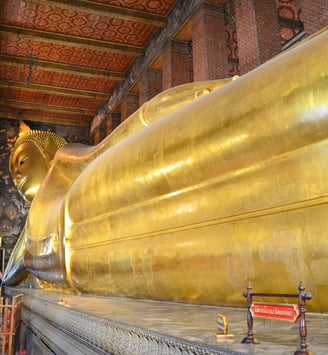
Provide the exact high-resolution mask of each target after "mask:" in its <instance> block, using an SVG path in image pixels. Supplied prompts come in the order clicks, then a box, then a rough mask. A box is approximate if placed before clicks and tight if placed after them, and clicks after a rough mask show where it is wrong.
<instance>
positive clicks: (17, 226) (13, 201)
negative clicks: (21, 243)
mask: <svg viewBox="0 0 328 355" xmlns="http://www.w3.org/2000/svg"><path fill="white" fill-rule="evenodd" d="M13 123H14V121H10V120H5V119H0V235H1V237H2V247H3V248H5V257H6V261H7V260H8V258H9V255H10V253H11V251H12V249H13V247H14V245H15V243H16V240H17V238H18V236H19V234H20V231H21V229H22V228H23V225H24V222H25V218H26V214H27V212H28V205H27V203H25V202H24V200H23V198H22V197H21V196H20V194H19V193H18V191H17V190H16V187H15V186H14V184H13V182H12V180H11V176H10V173H9V166H8V165H9V156H10V151H11V148H12V146H13V144H14V143H15V140H16V137H17V134H18V128H17V127H15V126H12V124H13ZM16 126H17V125H16ZM1 271H2V272H3V270H1Z"/></svg>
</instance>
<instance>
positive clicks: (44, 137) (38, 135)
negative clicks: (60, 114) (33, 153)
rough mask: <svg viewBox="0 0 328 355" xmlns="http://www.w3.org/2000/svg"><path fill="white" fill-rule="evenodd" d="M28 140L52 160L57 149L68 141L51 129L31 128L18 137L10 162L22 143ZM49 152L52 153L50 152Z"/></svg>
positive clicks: (45, 156)
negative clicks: (50, 130)
mask: <svg viewBox="0 0 328 355" xmlns="http://www.w3.org/2000/svg"><path fill="white" fill-rule="evenodd" d="M27 142H28V143H33V144H34V145H35V146H36V147H37V148H38V150H39V151H40V153H41V154H42V156H43V157H44V158H49V159H50V160H51V159H52V158H53V156H54V155H55V153H56V151H57V150H58V149H59V148H60V147H62V146H63V145H64V144H66V143H67V141H66V140H65V139H64V138H63V137H61V136H60V135H58V134H57V133H54V132H49V131H39V130H29V131H27V132H24V134H22V135H20V136H19V137H18V138H17V140H16V142H15V144H14V146H13V148H12V150H11V154H10V159H9V162H11V160H12V157H13V155H14V153H15V151H16V150H17V148H18V147H19V146H20V145H21V144H23V143H27ZM49 152H51V153H50V154H49ZM9 165H10V163H9Z"/></svg>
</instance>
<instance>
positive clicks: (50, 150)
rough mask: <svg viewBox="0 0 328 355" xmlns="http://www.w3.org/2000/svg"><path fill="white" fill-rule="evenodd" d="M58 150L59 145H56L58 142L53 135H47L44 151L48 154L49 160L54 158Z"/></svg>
mask: <svg viewBox="0 0 328 355" xmlns="http://www.w3.org/2000/svg"><path fill="white" fill-rule="evenodd" d="M57 150H58V147H57V146H56V143H55V142H54V140H53V139H52V138H51V137H46V140H45V142H44V151H45V154H46V158H47V160H49V161H51V160H53V158H54V156H55V154H56V152H57Z"/></svg>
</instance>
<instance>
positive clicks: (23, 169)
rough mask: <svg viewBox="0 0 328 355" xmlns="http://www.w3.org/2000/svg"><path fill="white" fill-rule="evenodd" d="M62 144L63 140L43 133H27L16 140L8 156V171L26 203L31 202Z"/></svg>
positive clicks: (50, 133) (56, 135) (55, 135)
mask: <svg viewBox="0 0 328 355" xmlns="http://www.w3.org/2000/svg"><path fill="white" fill-rule="evenodd" d="M64 144H66V141H65V139H64V138H62V137H60V136H59V135H58V134H56V133H53V132H45V131H33V130H32V131H28V132H27V133H25V134H24V135H22V136H20V137H19V138H18V139H17V141H16V142H15V145H14V147H13V149H12V152H11V155H10V159H9V170H10V173H11V176H12V179H13V181H14V184H15V186H16V187H17V189H18V191H19V192H20V194H21V195H22V196H23V198H24V199H25V200H26V201H29V202H31V201H32V200H33V197H34V196H35V194H36V193H37V191H38V190H39V187H40V185H41V183H42V181H43V180H44V178H45V176H46V175H47V173H48V171H49V169H50V166H51V162H52V160H53V158H54V156H55V154H56V152H57V150H58V149H59V148H60V147H61V146H62V145H64Z"/></svg>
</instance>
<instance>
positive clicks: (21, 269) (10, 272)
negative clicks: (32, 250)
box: [2, 229, 29, 286]
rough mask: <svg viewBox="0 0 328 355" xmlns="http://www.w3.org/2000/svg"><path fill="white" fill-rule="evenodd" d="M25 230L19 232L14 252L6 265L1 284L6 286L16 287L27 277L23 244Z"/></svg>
mask: <svg viewBox="0 0 328 355" xmlns="http://www.w3.org/2000/svg"><path fill="white" fill-rule="evenodd" d="M24 232H25V229H23V231H22V232H21V234H20V236H19V238H18V240H17V243H16V245H15V248H14V250H13V251H12V253H11V256H10V259H9V262H8V265H7V267H6V270H5V272H4V275H3V279H2V282H3V284H5V285H7V286H13V285H17V284H19V283H21V282H23V281H24V280H25V279H26V278H27V277H28V274H29V273H28V272H27V270H26V269H25V266H24V250H25V247H24V242H25V240H24V239H25V233H24Z"/></svg>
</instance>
